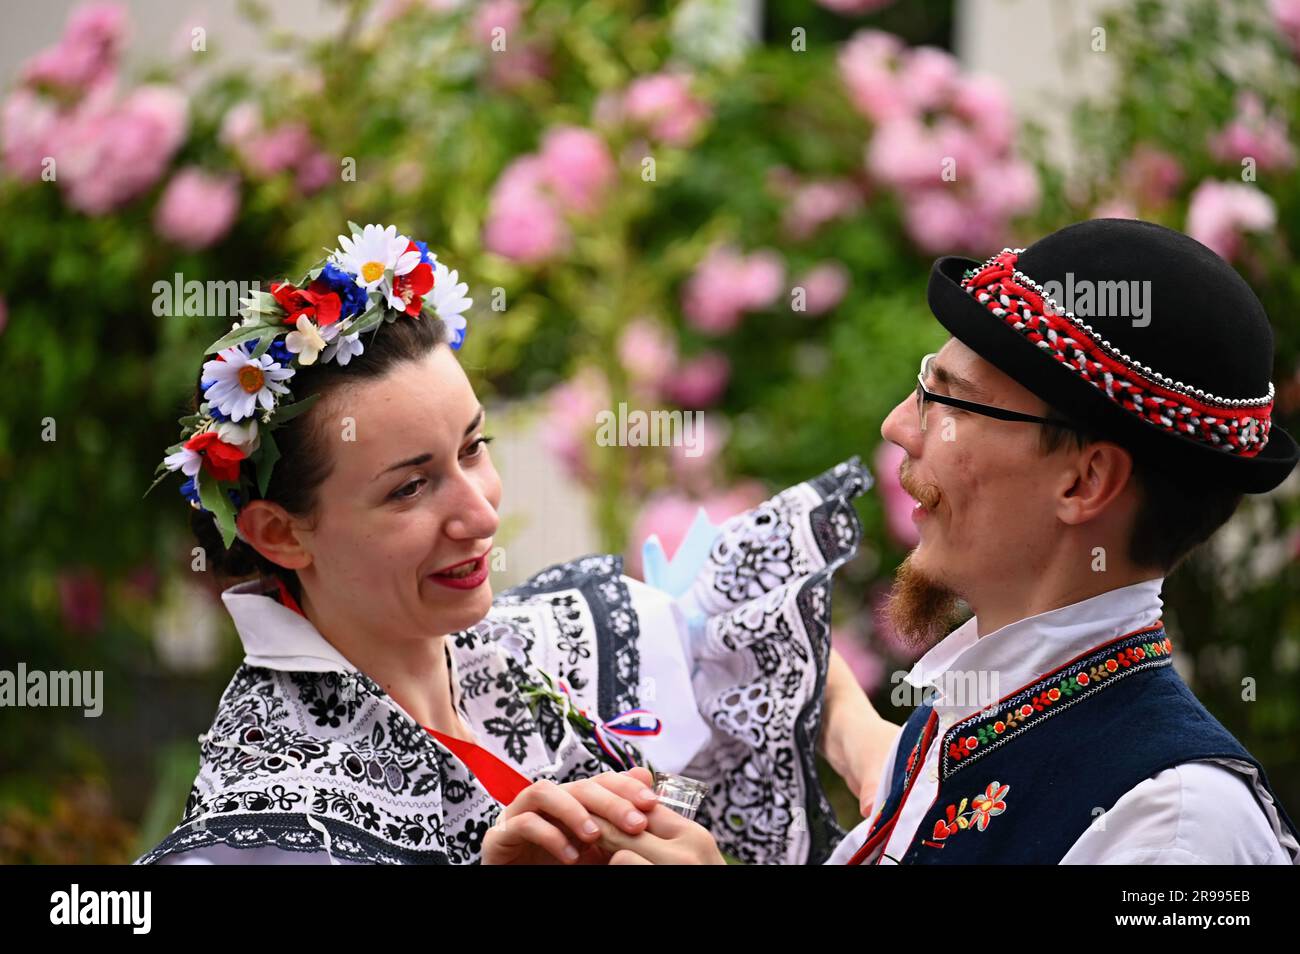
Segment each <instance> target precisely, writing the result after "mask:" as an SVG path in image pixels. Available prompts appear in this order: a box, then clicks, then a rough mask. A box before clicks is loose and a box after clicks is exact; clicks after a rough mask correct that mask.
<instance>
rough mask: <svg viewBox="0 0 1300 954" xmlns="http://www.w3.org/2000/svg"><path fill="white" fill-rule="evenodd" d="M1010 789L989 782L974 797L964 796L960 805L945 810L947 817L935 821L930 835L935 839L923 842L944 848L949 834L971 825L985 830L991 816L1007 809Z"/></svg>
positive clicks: (965, 829) (966, 828)
mask: <svg viewBox="0 0 1300 954" xmlns="http://www.w3.org/2000/svg"><path fill="white" fill-rule="evenodd" d="M1009 791H1011V786H1010V785H1003V784H1001V783H999V782H989V784H988V786H987V787H986V788H985V789H984V791H983V792H981V793H980V794H979V795H976V796H975V797H974V798H971V799H966V798H963V799H962V800H961V804H960V805H949V806H948V808H947V810H946V811H945V812H944V815H945V817H944V818H940V819H939V820H938V821H936V822H935V823H934V831H933V833H932V834H931V836H930V837H931V838H932V839H933V840H932V841H923V842H922V844H924V845H927V846H928V847H930V848H942V847H943V841H944V839H945V838H947V837H948V836H949V835H955V834H956V833H957V832H959V831H967V830H968V829H970V828H971V827H974V828H976V829H977V830H979V831H984V829H986V828H988V827H989V819H990V818H992V817H993V816H994V815H1001V814H1002V813H1003V812H1004V811H1006V810H1007V803H1006V801H1005V799H1006V797H1007V792H1009ZM967 803H969V804H970V811H967V810H966V805H967Z"/></svg>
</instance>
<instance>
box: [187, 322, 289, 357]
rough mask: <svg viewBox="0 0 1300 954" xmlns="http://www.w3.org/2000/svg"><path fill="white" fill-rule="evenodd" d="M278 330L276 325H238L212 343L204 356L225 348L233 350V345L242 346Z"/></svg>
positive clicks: (278, 327)
mask: <svg viewBox="0 0 1300 954" xmlns="http://www.w3.org/2000/svg"><path fill="white" fill-rule="evenodd" d="M279 330H280V326H279V325H276V324H257V325H240V326H239V327H238V328H235V329H233V330H232V331H230V332H228V333H227V334H225V335H222V336H221V337H220V338H218V339H217V340H216V341H214V342H213V343H212V344H211V345H210V346H209V347H208V350H207V351H205V352H203V353H204V354H216V353H217V352H218V351H223V350H225V349H226V348H233V347H234V346H235V345H238V344H243V343H244V342H245V341H250V340H252V339H253V338H261V337H264V336H266V335H268V334H274V333H275V332H276V331H279Z"/></svg>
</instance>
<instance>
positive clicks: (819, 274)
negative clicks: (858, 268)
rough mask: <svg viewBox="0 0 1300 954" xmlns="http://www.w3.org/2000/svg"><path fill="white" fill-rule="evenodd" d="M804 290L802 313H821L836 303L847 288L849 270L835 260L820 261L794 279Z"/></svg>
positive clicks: (842, 296) (797, 285)
mask: <svg viewBox="0 0 1300 954" xmlns="http://www.w3.org/2000/svg"><path fill="white" fill-rule="evenodd" d="M795 287H796V288H802V289H803V290H804V312H803V313H804V314H805V315H809V316H812V315H821V314H825V313H826V312H828V311H830V310H831V309H832V308H834V307H835V306H836V305H838V304H839V303H840V301H841V299H843V298H844V295H845V293H846V292H847V291H848V290H849V270H848V269H847V268H845V267H844V265H843V263H841V262H836V261H829V262H821V263H820V264H818V265H814V266H813V267H812V268H811V269H809V270H808V271H807V272H806V273H805V274H804V275H803V277H801V278H799V279H797V280H796V281H795Z"/></svg>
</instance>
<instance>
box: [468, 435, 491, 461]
mask: <svg viewBox="0 0 1300 954" xmlns="http://www.w3.org/2000/svg"><path fill="white" fill-rule="evenodd" d="M493 440H495V438H492V437H480V438H478V439H477V440H474V441H471V442H470V445H469V446H468V447H466V448H465V454H464V456H466V457H478V456H480V455H481V454H482V453H483V448H485V447H487V445H488V444H491V443H492V441H493Z"/></svg>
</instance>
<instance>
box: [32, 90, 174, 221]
mask: <svg viewBox="0 0 1300 954" xmlns="http://www.w3.org/2000/svg"><path fill="white" fill-rule="evenodd" d="M188 111H189V110H188V105H187V103H186V100H185V96H184V95H183V94H182V93H181V92H180V90H178V89H175V88H173V87H170V86H157V85H150V86H141V87H139V88H137V89H135V90H133V91H132V92H131V93H129V94H128V95H127V96H126V98H125V99H123V100H122V101H121V102H120V103H114V102H112V100H111V95H110V94H109V93H108V91H106V90H105V91H103V92H102V94H101V93H98V92H97V93H92V94H91V95H90V96H88V97H87V98H86V100H84V101H83V102H82V104H81V105H80V106H78V107H77V109H76V111H75V113H73V114H72V115H71V116H70V117H69V118H68V121H67V126H66V128H65V130H64V133H63V136H62V137H61V139H60V141H59V142H58V143H57V148H56V151H55V160H56V162H57V164H58V180H59V182H60V183H61V184H62V185H63V187H64V190H65V194H66V196H67V200H68V203H69V204H70V205H71V206H73V207H74V208H76V209H78V210H80V211H82V212H86V213H88V214H91V215H100V214H102V213H104V212H108V211H110V210H112V209H115V208H117V207H119V206H121V205H124V204H125V203H126V202H128V201H130V200H131V199H133V198H135V197H136V196H138V195H140V194H141V193H143V192H145V191H146V190H148V189H149V188H150V187H151V186H152V185H153V184H154V183H155V182H157V181H158V179H159V178H160V177H161V176H162V174H163V172H164V171H165V170H166V168H167V165H168V163H169V162H170V161H171V158H172V156H173V155H174V154H175V153H176V150H177V149H179V148H180V146H181V143H182V142H183V141H184V139H185V131H186V125H187V122H188Z"/></svg>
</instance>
